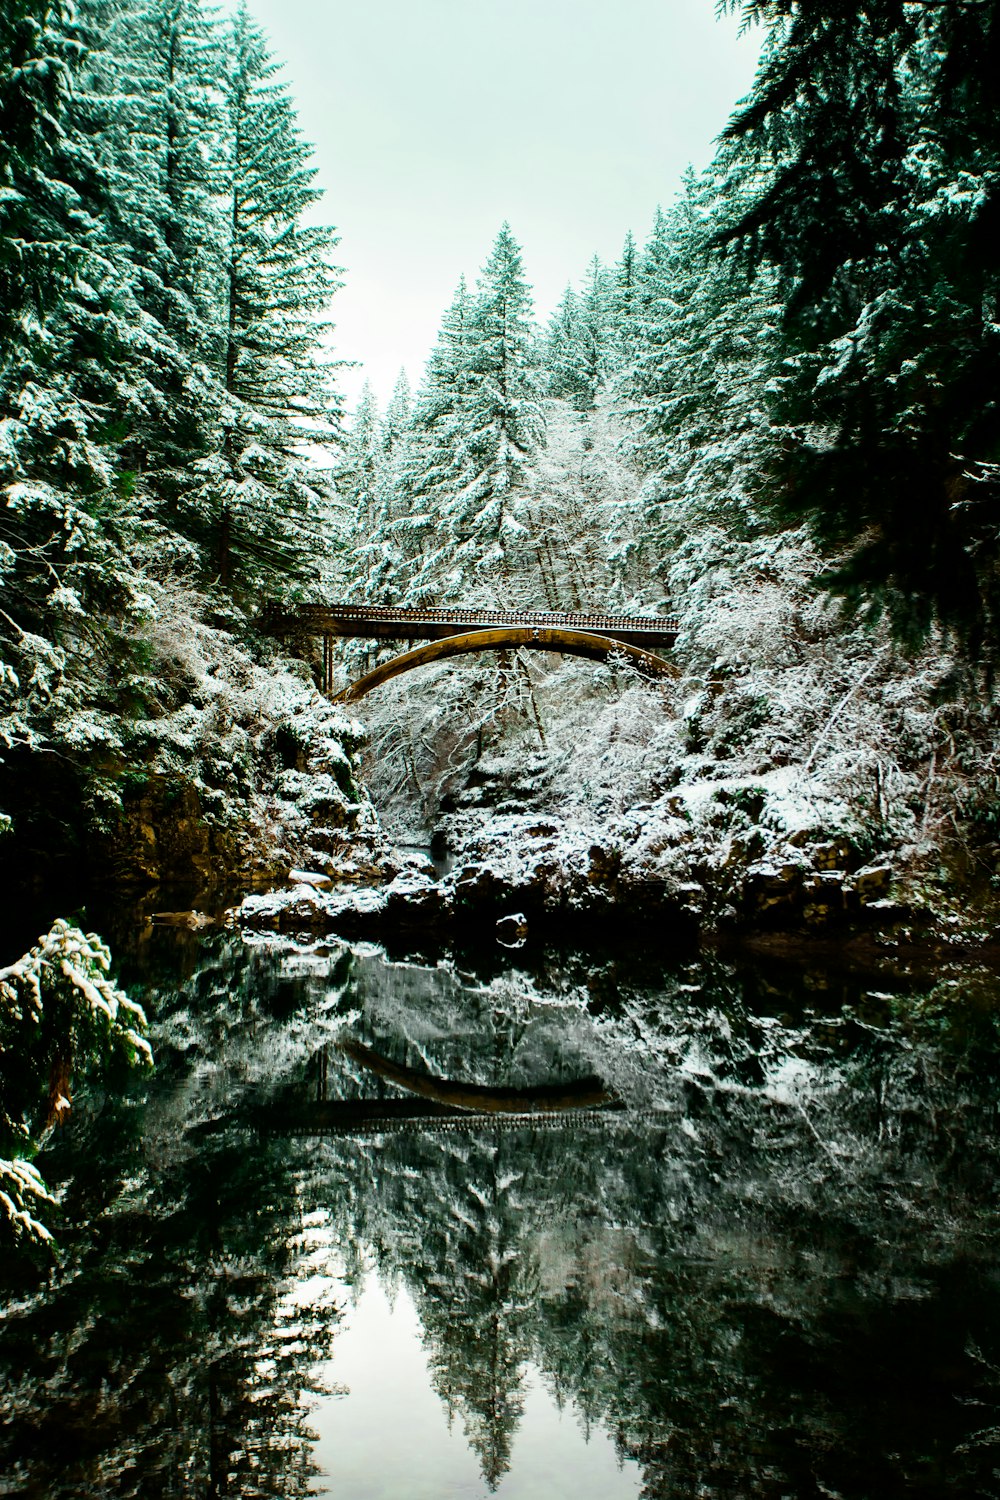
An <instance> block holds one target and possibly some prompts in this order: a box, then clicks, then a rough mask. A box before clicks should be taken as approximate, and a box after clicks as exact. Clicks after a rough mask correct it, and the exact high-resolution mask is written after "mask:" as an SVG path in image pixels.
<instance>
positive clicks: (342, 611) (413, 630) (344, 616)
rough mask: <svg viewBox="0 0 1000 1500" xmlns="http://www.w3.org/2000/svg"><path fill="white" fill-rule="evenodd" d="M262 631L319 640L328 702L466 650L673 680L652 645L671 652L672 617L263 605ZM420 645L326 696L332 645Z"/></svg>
mask: <svg viewBox="0 0 1000 1500" xmlns="http://www.w3.org/2000/svg"><path fill="white" fill-rule="evenodd" d="M262 623H263V627H264V629H265V630H266V631H267V632H268V633H269V634H271V635H276V636H295V635H311V636H317V635H319V636H322V638H323V677H322V690H323V692H324V693H326V694H327V695H328V696H329V697H331V698H332V699H333V701H334V702H335V703H350V702H353V701H354V700H355V699H357V698H363V697H364V695H365V694H366V693H369V692H371V690H372V688H376V687H379V686H380V685H381V684H382V683H383V682H387V681H388V680H389V679H390V678H391V677H397V676H399V675H400V674H401V673H403V672H411V671H413V669H414V668H415V667H421V666H426V665H428V664H429V663H431V662H435V661H443V660H445V659H447V658H449V657H452V656H461V655H464V654H466V653H467V652H472V651H510V650H514V649H517V648H523V649H526V650H529V651H556V652H560V653H562V654H563V655H567V656H582V657H588V658H590V659H591V660H597V661H606V660H607V659H608V657H610V656H619V657H624V659H625V660H626V661H627V662H628V663H629V664H630V665H631V666H632V667H634V668H635V669H636V670H637V671H639V672H641V673H642V675H643V676H646V677H659V676H671V677H673V676H676V675H677V669H676V668H675V667H674V666H673V664H672V663H671V662H668V661H665V660H664V658H663V657H662V656H656V655H654V654H653V653H652V652H651V651H650V650H649V649H648V648H649V647H651V646H672V645H673V644H674V641H675V640H676V638H677V632H678V629H679V625H678V621H677V619H676V617H675V616H672V615H668V616H661V617H656V616H648V615H609V614H605V615H588V614H582V613H575V614H572V613H565V612H562V611H557V610H532V611H513V610H483V609H468V608H463V607H461V606H454V607H451V608H449V607H443V608H438V607H427V608H424V607H419V606H418V607H415V608H401V607H396V606H395V605H385V604H351V603H337V604H297V605H278V604H273V603H272V604H268V606H267V608H266V609H265V611H264V617H263V622H262ZM345 638H346V639H355V640H357V639H365V640H393V641H408V642H409V643H410V645H411V647H412V643H413V642H414V641H418V640H422V641H427V642H428V643H429V644H428V645H425V646H420V647H417V648H415V649H411V650H409V651H405V652H403V653H402V654H401V655H400V656H397V657H394V658H393V659H392V660H391V661H388V662H384V663H383V664H382V665H381V666H379V667H376V668H375V669H374V670H373V671H371V672H367V673H365V675H364V676H363V677H361V678H359V679H358V680H357V681H356V682H353V683H351V685H350V686H349V687H347V688H345V689H343V691H342V692H340V693H336V694H335V693H334V691H333V644H334V641H336V640H338V639H345Z"/></svg>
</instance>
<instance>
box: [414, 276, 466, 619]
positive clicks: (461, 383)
mask: <svg viewBox="0 0 1000 1500" xmlns="http://www.w3.org/2000/svg"><path fill="white" fill-rule="evenodd" d="M472 302H473V299H472V296H471V294H470V292H469V289H468V286H467V285H466V280H465V277H464V276H462V277H461V278H460V280H459V283H458V286H457V288H456V289H455V295H454V297H453V298H452V301H451V303H450V305H449V307H448V308H447V310H446V311H445V314H444V317H443V318H442V320H441V327H440V330H439V332H438V336H437V340H436V342H435V345H434V348H433V349H432V351H431V354H430V358H429V359H428V361H427V365H426V367H425V369H424V375H423V379H422V381H421V383H420V387H419V389H418V391H417V396H416V400H415V402H414V406H413V414H412V419H411V430H410V439H409V445H408V453H407V458H406V473H405V476H404V481H403V482H404V487H405V491H406V497H407V508H406V515H405V519H404V518H401V524H400V525H398V526H397V527H396V541H397V544H398V545H399V547H400V548H401V549H402V552H403V555H404V556H405V557H406V558H407V559H408V560H409V562H410V564H411V571H412V580H411V582H410V584H409V587H408V590H407V597H408V598H409V599H410V601H411V602H414V603H418V602H421V601H423V600H427V599H430V598H434V597H436V596H437V593H438V591H439V588H440V577H439V575H438V574H437V573H436V572H435V568H434V560H435V559H437V558H438V557H439V555H440V553H439V546H438V545H436V543H437V542H439V540H440V539H439V538H437V535H436V533H437V529H438V524H439V520H440V517H441V515H442V513H443V508H444V505H445V503H446V500H447V497H448V496H449V495H450V494H452V493H453V492H454V490H455V489H456V488H457V487H458V485H459V483H460V473H461V439H462V432H463V425H462V424H463V413H464V406H463V403H464V399H465V394H466V390H467V387H468V381H469V371H468V361H469V349H470V343H471V338H472Z"/></svg>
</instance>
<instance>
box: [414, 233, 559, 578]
mask: <svg viewBox="0 0 1000 1500" xmlns="http://www.w3.org/2000/svg"><path fill="white" fill-rule="evenodd" d="M463 352H464V359H463V361H462V364H461V366H460V370H459V381H458V391H457V395H458V399H457V402H456V405H455V409H454V411H453V414H452V421H451V423H450V424H449V425H450V427H451V433H452V434H453V440H454V461H455V463H456V466H457V472H456V473H455V478H454V482H453V483H452V484H450V485H449V486H448V487H447V488H445V487H442V493H441V496H440V501H439V504H440V518H441V525H442V532H443V537H442V542H443V545H442V546H441V547H440V548H439V550H438V553H437V555H436V556H435V558H434V559H433V566H434V569H435V572H436V573H437V576H438V577H439V578H440V579H441V580H442V586H443V588H444V590H445V592H447V593H450V594H455V593H460V592H462V591H464V590H465V589H467V588H468V587H469V586H470V585H471V584H472V583H473V580H475V581H476V583H477V584H478V587H479V588H480V589H486V590H487V591H488V592H489V593H491V594H496V593H499V594H501V595H505V594H507V593H508V592H509V589H510V565H511V559H512V552H513V551H514V550H516V548H517V547H518V546H519V545H520V544H521V543H522V541H523V536H524V528H523V525H522V523H521V521H520V519H519V515H518V511H519V509H520V504H521V502H522V501H523V499H524V495H525V492H526V489H527V487H528V485H529V482H530V463H531V459H532V458H533V456H534V455H535V454H536V453H537V451H538V449H539V446H540V444H541V442H542V438H543V435H544V418H543V415H542V409H541V405H540V401H539V386H540V382H539V379H538V375H537V372H536V355H535V332H534V324H533V321H532V306H531V293H530V291H529V288H528V285H527V282H526V281H525V279H524V273H523V270H522V266H521V255H520V250H519V247H518V245H517V243H516V241H515V240H514V237H513V235H512V234H511V232H510V228H509V226H508V225H507V224H504V225H503V227H502V228H501V230H500V233H499V235H498V236H497V239H496V242H495V244H494V247H493V252H492V254H491V255H490V258H489V260H488V261H487V263H486V265H485V267H484V268H483V273H482V275H481V277H480V279H479V282H478V284H477V292H476V298H475V301H474V304H473V308H472V315H471V318H470V319H469V325H468V341H467V343H466V344H465V346H464V350H463Z"/></svg>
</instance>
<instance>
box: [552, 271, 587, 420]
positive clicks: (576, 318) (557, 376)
mask: <svg viewBox="0 0 1000 1500" xmlns="http://www.w3.org/2000/svg"><path fill="white" fill-rule="evenodd" d="M581 341H582V335H581V329H580V303H579V298H578V297H577V295H576V292H575V291H574V290H573V287H572V286H571V285H569V286H567V287H566V290H565V292H563V295H562V298H561V299H560V301H559V305H558V306H557V307H556V310H555V312H554V313H553V314H552V317H551V318H550V319H549V326H548V328H547V330H546V334H545V343H544V346H543V349H542V364H543V368H544V370H545V376H546V381H545V391H546V394H547V395H549V396H553V397H556V398H557V399H561V400H563V401H570V402H572V404H573V405H574V406H576V405H578V404H580V402H581V401H582V400H583V398H584V397H585V395H586V389H587V388H586V382H585V380H584V378H583V372H582V370H581V368H580V345H581Z"/></svg>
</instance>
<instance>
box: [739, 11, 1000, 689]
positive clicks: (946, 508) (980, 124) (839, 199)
mask: <svg viewBox="0 0 1000 1500" xmlns="http://www.w3.org/2000/svg"><path fill="white" fill-rule="evenodd" d="M727 8H730V9H732V8H736V7H735V5H730V6H728V7H727ZM743 11H744V14H745V16H746V18H747V19H748V20H759V21H762V22H763V23H765V24H766V25H768V26H769V28H770V35H769V41H768V45H767V47H766V49H765V53H764V60H763V63H762V66H761V69H760V73H759V75H758V79H757V82H756V85H755V88H754V90H753V92H752V94H751V96H750V98H749V99H748V101H747V103H746V104H745V105H744V106H743V107H742V108H741V109H740V110H739V111H738V112H737V114H736V115H735V117H734V118H733V120H732V121H731V123H730V125H729V128H728V130H727V132H726V135H727V138H728V140H729V141H730V142H732V143H733V144H734V146H735V148H736V155H735V158H734V161H735V163H736V165H735V167H734V172H733V173H732V174H731V175H730V177H729V180H728V182H727V201H726V206H725V212H724V216H723V217H722V219H721V221H720V223H719V226H718V229H717V231H716V236H715V237H716V243H717V244H719V245H722V246H729V247H732V248H733V253H739V254H740V255H741V256H742V257H743V258H744V259H745V260H746V261H747V262H748V263H749V264H750V265H751V266H753V267H764V266H768V265H771V266H774V267H776V268H777V271H778V272H779V274H780V277H781V283H782V289H783V298H784V302H785V311H784V316H783V326H782V333H783V339H784V343H785V353H786V364H785V367H784V370H783V372H782V374H781V376H780V378H779V379H778V380H777V381H776V382H775V384H774V387H773V404H772V423H773V431H772V441H771V444H770V447H769V451H768V454H767V458H766V463H765V466H764V470H763V473H764V477H765V479H766V482H767V484H768V486H769V488H770V490H771V492H772V495H773V497H774V499H775V501H776V503H777V504H778V506H779V508H780V511H781V512H782V514H784V515H785V516H790V517H793V518H799V517H803V516H805V517H807V518H808V519H809V521H810V524H811V526H812V528H813V531H814V533H815V535H816V536H817V537H818V539H819V540H820V541H821V543H822V544H823V545H824V546H825V547H826V548H827V549H829V551H830V552H831V553H832V554H833V555H834V556H835V557H836V558H837V561H836V565H835V567H834V568H833V569H832V570H831V573H830V577H829V581H830V583H831V584H832V585H833V586H834V587H835V588H836V589H837V590H838V591H839V592H841V593H842V594H843V595H844V596H845V597H846V598H847V599H848V600H849V601H850V602H851V603H852V604H854V605H855V606H857V607H861V606H865V607H869V608H870V607H874V608H876V609H880V608H885V609H887V610H888V611H889V613H890V615H891V617H892V620H893V623H894V625H895V628H896V630H897V632H898V634H899V635H900V636H901V637H902V638H904V639H905V640H908V641H914V640H917V639H919V638H921V637H922V636H923V635H925V634H926V632H927V631H928V629H929V628H930V627H931V625H932V624H933V623H934V622H939V623H940V624H941V625H943V626H944V627H946V628H947V629H948V630H950V631H952V632H953V633H954V634H955V636H956V637H957V638H958V639H959V640H960V641H961V642H962V643H963V645H964V646H965V648H966V649H967V651H968V652H970V653H971V655H972V656H973V657H975V658H979V659H982V660H986V661H992V660H994V659H995V657H996V652H997V650H998V648H1000V557H998V543H997V526H996V517H997V510H998V506H1000V345H998V342H997V338H996V324H997V314H998V306H1000V272H998V269H997V261H996V254H995V246H996V237H997V228H998V225H1000V115H998V113H997V109H996V99H995V81H996V74H997V66H998V61H1000V12H998V10H997V7H996V6H995V5H992V4H979V3H976V0H926V3H922V4H906V3H903V0H877V3H875V4H864V5H861V4H857V3H851V4H841V3H836V4H834V3H817V4H811V5H808V6H806V5H802V6H797V5H795V6H793V5H790V4H788V3H787V0H755V3H751V4H747V5H745V6H743ZM747 167H749V175H748V173H747Z"/></svg>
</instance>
